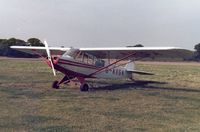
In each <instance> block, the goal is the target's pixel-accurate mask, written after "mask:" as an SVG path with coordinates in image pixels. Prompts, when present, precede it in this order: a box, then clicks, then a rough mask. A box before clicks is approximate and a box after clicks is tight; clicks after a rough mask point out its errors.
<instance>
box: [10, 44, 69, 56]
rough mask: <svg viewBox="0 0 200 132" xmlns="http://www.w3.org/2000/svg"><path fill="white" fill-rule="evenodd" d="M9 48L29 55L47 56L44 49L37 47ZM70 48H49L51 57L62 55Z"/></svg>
mask: <svg viewBox="0 0 200 132" xmlns="http://www.w3.org/2000/svg"><path fill="white" fill-rule="evenodd" d="M10 48H12V49H16V50H19V51H22V52H26V53H30V54H36V53H37V54H40V55H42V56H47V54H46V49H45V47H39V46H11V47H10ZM69 49H70V48H62V47H49V50H50V51H51V54H52V55H62V54H64V53H65V52H66V51H67V50H69Z"/></svg>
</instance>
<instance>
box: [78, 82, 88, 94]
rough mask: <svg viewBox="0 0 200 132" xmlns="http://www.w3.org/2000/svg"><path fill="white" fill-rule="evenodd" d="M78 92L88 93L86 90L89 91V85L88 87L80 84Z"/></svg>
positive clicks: (85, 84)
mask: <svg viewBox="0 0 200 132" xmlns="http://www.w3.org/2000/svg"><path fill="white" fill-rule="evenodd" d="M80 90H81V91H82V92H86V91H88V90H89V85H88V84H87V83H83V84H81V86H80Z"/></svg>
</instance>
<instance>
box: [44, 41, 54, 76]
mask: <svg viewBox="0 0 200 132" xmlns="http://www.w3.org/2000/svg"><path fill="white" fill-rule="evenodd" d="M44 45H45V48H46V52H47V57H48V60H49V61H50V64H51V68H52V71H53V75H54V76H56V71H55V68H54V65H53V61H52V59H51V53H50V50H49V46H48V43H47V41H46V40H44Z"/></svg>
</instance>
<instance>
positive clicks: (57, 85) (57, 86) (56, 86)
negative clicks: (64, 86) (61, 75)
mask: <svg viewBox="0 0 200 132" xmlns="http://www.w3.org/2000/svg"><path fill="white" fill-rule="evenodd" d="M52 88H55V89H59V84H58V81H54V82H53V84H52Z"/></svg>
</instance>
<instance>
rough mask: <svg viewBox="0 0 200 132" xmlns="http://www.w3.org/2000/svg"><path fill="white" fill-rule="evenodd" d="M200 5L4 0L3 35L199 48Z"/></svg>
mask: <svg viewBox="0 0 200 132" xmlns="http://www.w3.org/2000/svg"><path fill="white" fill-rule="evenodd" d="M199 7H200V1H199V0H0V38H11V37H15V38H19V39H24V40H27V39H28V38H31V37H36V38H39V39H41V40H43V39H46V40H47V41H48V43H49V45H50V46H65V47H71V46H73V47H113V46H114V47H118V46H127V45H135V44H143V45H144V46H176V47H181V48H185V49H193V48H194V45H196V44H198V43H200V26H199V25H200V15H199V13H200V8H199Z"/></svg>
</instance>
